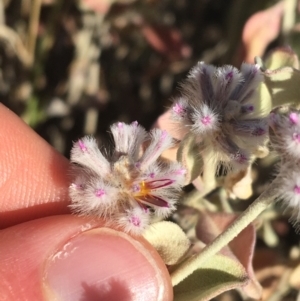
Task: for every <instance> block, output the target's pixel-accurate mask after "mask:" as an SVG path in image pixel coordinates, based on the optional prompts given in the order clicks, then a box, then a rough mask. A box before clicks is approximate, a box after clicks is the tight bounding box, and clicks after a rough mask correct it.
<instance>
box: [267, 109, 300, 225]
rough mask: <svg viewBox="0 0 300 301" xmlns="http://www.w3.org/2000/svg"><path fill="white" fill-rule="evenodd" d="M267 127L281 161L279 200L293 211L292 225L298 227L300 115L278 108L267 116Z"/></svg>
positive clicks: (299, 214) (299, 219)
mask: <svg viewBox="0 0 300 301" xmlns="http://www.w3.org/2000/svg"><path fill="white" fill-rule="evenodd" d="M269 126H270V128H269V131H270V140H271V142H272V146H273V147H274V149H275V150H276V151H277V152H278V153H279V154H280V157H281V164H280V169H279V175H278V178H279V183H280V184H279V185H278V188H277V189H278V192H279V197H280V199H282V200H283V204H284V205H285V206H286V207H288V208H289V209H291V210H292V221H293V222H294V224H295V225H297V224H298V223H299V221H300V139H299V138H300V111H298V110H296V109H295V108H291V107H279V108H277V109H275V110H273V111H272V113H271V114H270V117H269ZM298 228H299V227H298Z"/></svg>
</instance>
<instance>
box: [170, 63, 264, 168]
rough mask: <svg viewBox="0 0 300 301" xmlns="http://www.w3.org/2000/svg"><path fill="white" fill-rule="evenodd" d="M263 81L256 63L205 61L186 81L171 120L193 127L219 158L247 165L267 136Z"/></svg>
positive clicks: (207, 146)
mask: <svg viewBox="0 0 300 301" xmlns="http://www.w3.org/2000/svg"><path fill="white" fill-rule="evenodd" d="M262 80H263V75H262V74H261V72H260V70H259V67H258V66H257V65H251V64H246V63H243V64H242V66H241V69H240V70H238V69H236V68H235V67H233V66H224V67H221V68H217V67H214V66H212V65H206V64H204V63H203V62H200V63H198V65H197V66H196V67H194V68H193V69H192V70H191V72H190V74H189V76H188V78H187V80H186V81H185V82H184V83H183V84H182V96H181V97H180V98H179V99H178V100H176V101H175V102H174V105H173V107H172V119H173V120H174V121H176V122H179V123H180V124H181V125H182V126H185V127H188V128H189V129H190V131H191V132H192V133H194V134H195V135H196V136H197V137H198V139H199V141H201V142H202V145H204V148H205V149H206V151H208V152H209V153H210V154H212V153H213V155H214V156H217V160H218V161H223V162H227V163H229V166H231V167H233V168H240V167H243V166H245V165H247V164H248V163H249V160H250V157H251V154H252V153H253V152H254V151H256V150H257V148H258V147H259V146H262V145H264V143H265V141H266V137H267V120H266V118H265V117H266V113H267V112H262V110H261V109H260V107H261V106H260V103H259V98H258V97H257V88H258V85H259V84H260V83H261V82H262Z"/></svg>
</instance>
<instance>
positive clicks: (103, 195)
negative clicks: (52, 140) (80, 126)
mask: <svg viewBox="0 0 300 301" xmlns="http://www.w3.org/2000/svg"><path fill="white" fill-rule="evenodd" d="M111 132H112V135H113V138H114V142H115V150H114V153H113V154H112V156H111V158H108V157H107V156H105V155H104V154H103V153H102V152H101V151H100V150H99V148H98V146H97V143H96V141H95V139H94V138H91V137H84V138H82V139H80V140H78V141H77V142H76V143H74V146H73V148H72V151H71V162H72V163H73V164H72V168H73V173H74V175H76V176H75V178H74V181H73V183H72V184H71V185H70V196H71V200H72V204H71V205H70V207H71V208H72V209H73V210H74V211H75V212H77V213H79V214H83V215H96V216H98V217H103V218H105V219H106V220H107V221H108V222H109V223H113V224H115V225H117V226H119V227H121V228H122V229H123V230H124V231H126V232H130V233H133V234H140V233H141V232H142V231H143V230H144V229H145V228H146V227H147V226H148V225H149V223H150V221H151V218H152V217H153V216H155V215H157V216H163V217H165V216H168V215H170V214H171V213H172V212H173V211H174V209H175V204H176V201H177V196H178V191H179V190H180V188H181V185H182V184H183V181H184V172H183V168H182V166H181V165H180V164H178V163H166V162H164V163H162V162H161V160H160V158H159V157H160V155H161V154H162V152H163V151H165V150H166V149H168V148H170V147H171V146H172V138H171V137H170V136H169V135H168V134H167V133H166V132H165V131H161V130H158V129H155V130H152V131H151V133H150V135H149V134H148V133H147V132H146V131H145V130H144V129H143V128H142V127H141V126H139V125H138V124H137V122H134V123H132V124H130V125H128V124H124V123H116V124H113V125H112V126H111ZM146 141H148V143H147V147H146V148H144V149H143V148H142V145H143V144H144V142H146ZM149 209H150V210H149Z"/></svg>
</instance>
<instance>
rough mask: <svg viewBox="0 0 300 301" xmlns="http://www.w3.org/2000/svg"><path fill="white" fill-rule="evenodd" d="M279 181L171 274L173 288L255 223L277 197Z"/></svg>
mask: <svg viewBox="0 0 300 301" xmlns="http://www.w3.org/2000/svg"><path fill="white" fill-rule="evenodd" d="M276 186H278V181H277V180H276V179H275V180H274V181H273V182H272V184H271V185H270V186H269V187H268V189H267V190H265V191H264V192H263V193H262V194H261V195H260V196H259V197H258V198H257V199H256V200H255V201H254V202H253V203H252V204H251V205H250V206H249V207H248V208H247V209H246V210H245V211H244V212H243V213H242V214H241V215H240V216H239V217H238V218H237V219H236V220H235V221H234V222H233V223H232V224H231V225H230V226H229V227H228V228H227V229H226V230H225V231H224V232H223V233H221V234H220V235H219V236H218V237H217V238H216V239H215V240H214V241H212V242H211V243H210V244H209V245H207V246H206V247H205V248H204V249H203V250H202V251H201V253H199V254H197V255H194V256H192V257H190V258H189V259H187V260H186V261H184V262H182V263H181V264H180V265H179V266H178V267H177V268H176V270H175V271H174V272H173V273H172V274H171V278H172V284H173V286H175V285H177V284H178V283H179V282H181V281H182V280H183V279H185V278H186V277H188V276H189V275H190V274H192V273H193V272H194V271H195V270H197V269H198V267H199V266H201V264H202V263H203V262H205V261H206V260H207V259H208V258H210V257H211V256H213V255H215V254H216V253H217V252H219V251H220V250H221V249H222V248H223V247H225V246H226V245H227V244H228V243H229V242H230V241H231V240H232V239H234V238H235V237H236V236H237V235H238V234H239V233H240V232H241V231H242V230H243V229H245V228H246V227H247V226H248V225H249V224H250V223H251V222H253V221H254V220H255V219H256V218H257V217H258V216H259V215H260V213H262V212H263V211H264V210H265V209H266V208H267V207H268V206H269V204H270V203H271V202H272V201H273V200H274V198H275V197H276V196H277V189H276V188H277V187H276Z"/></svg>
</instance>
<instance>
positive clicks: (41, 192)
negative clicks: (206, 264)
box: [0, 105, 173, 301]
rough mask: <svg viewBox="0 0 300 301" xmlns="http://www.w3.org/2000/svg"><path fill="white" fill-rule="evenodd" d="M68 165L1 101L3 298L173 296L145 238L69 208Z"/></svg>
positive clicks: (0, 287) (127, 300)
mask: <svg viewBox="0 0 300 301" xmlns="http://www.w3.org/2000/svg"><path fill="white" fill-rule="evenodd" d="M68 168H69V162H68V160H67V159H66V158H64V157H63V156H62V155H60V154H59V153H58V152H57V151H55V150H54V149H53V148H52V147H51V146H50V145H49V144H47V143H46V142H45V141H44V140H43V139H42V138H41V137H39V136H38V135H37V134H36V133H35V132H34V131H32V130H31V129H30V128H29V127H28V126H27V125H26V124H25V123H24V122H23V121H22V120H20V119H19V117H17V116H16V115H15V114H14V113H12V112H11V111H10V110H9V109H7V108H6V107H4V106H3V105H0V175H1V177H0V229H1V230H0V291H1V297H2V299H1V300H8V301H10V300H13V301H16V300H31V301H35V300H37V301H41V300H72V301H76V300H80V301H93V300H104V301H105V300H112V301H113V300H124V301H133V300H155V301H157V300H164V301H168V300H172V299H173V293H172V287H171V282H170V277H169V274H168V271H167V269H166V267H165V265H164V263H163V262H162V260H161V258H160V257H159V255H158V254H157V252H156V251H155V250H154V249H153V248H152V246H151V245H150V244H149V243H148V242H147V241H145V240H144V239H143V238H141V237H132V236H129V235H127V234H125V233H123V232H120V231H118V230H115V229H112V228H107V227H104V226H103V221H99V220H94V219H93V218H87V217H86V218H82V217H77V216H74V215H70V214H69V210H68V207H67V206H68V204H69V198H68V185H69V179H68V176H67V175H68Z"/></svg>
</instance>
